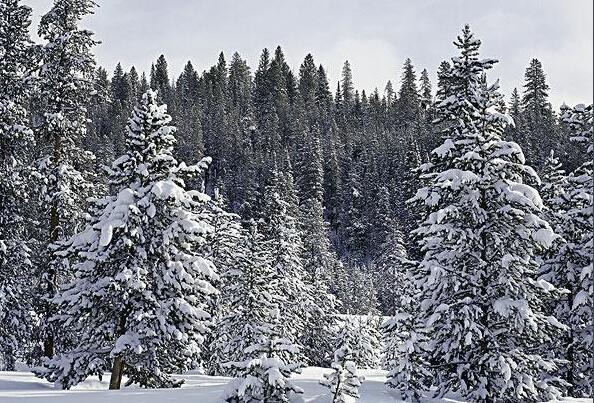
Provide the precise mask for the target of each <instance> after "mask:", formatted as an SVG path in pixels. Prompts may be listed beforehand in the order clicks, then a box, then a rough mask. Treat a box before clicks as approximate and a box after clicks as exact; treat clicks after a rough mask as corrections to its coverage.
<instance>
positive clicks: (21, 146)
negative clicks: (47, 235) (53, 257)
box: [0, 0, 35, 371]
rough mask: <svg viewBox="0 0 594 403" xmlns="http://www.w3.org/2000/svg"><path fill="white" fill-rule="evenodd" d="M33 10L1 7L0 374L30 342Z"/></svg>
mask: <svg viewBox="0 0 594 403" xmlns="http://www.w3.org/2000/svg"><path fill="white" fill-rule="evenodd" d="M30 18H31V9H30V8H29V7H27V6H23V5H21V4H19V1H18V0H6V1H2V2H0V329H1V330H0V369H2V370H8V371H13V370H14V365H15V362H16V359H17V357H18V356H19V355H21V354H22V353H23V350H24V348H26V347H27V343H28V342H29V340H30V337H31V332H32V327H33V318H32V316H31V311H32V307H31V301H32V296H31V291H32V290H31V288H30V284H31V282H32V280H33V276H32V262H31V249H30V243H29V242H28V241H29V240H28V239H27V234H26V229H27V224H28V223H29V221H30V218H31V217H30V216H29V214H28V212H27V210H26V206H27V203H29V201H30V198H31V197H32V191H33V189H32V188H31V183H30V172H28V171H29V170H28V165H29V163H30V153H31V147H32V145H33V132H32V131H31V129H30V128H29V127H28V124H29V121H28V119H29V113H28V111H27V106H28V102H29V97H30V96H31V87H30V75H31V73H32V71H33V69H34V67H35V59H34V57H33V56H34V55H33V47H32V42H31V39H30V38H29V32H28V27H29V24H30V23H31V20H30Z"/></svg>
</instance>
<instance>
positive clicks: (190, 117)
mask: <svg viewBox="0 0 594 403" xmlns="http://www.w3.org/2000/svg"><path fill="white" fill-rule="evenodd" d="M174 101H175V111H176V116H175V118H176V121H177V122H178V125H177V138H178V143H177V148H176V155H177V156H178V157H179V158H180V159H182V160H183V161H188V163H193V162H196V161H199V160H200V159H201V158H202V156H203V155H204V143H203V141H202V108H201V107H200V103H199V101H200V100H199V84H198V73H197V72H196V70H194V66H192V63H191V62H189V61H188V62H187V63H186V65H185V67H184V70H183V72H182V74H181V75H180V76H179V78H178V79H177V82H176V85H175V92H174Z"/></svg>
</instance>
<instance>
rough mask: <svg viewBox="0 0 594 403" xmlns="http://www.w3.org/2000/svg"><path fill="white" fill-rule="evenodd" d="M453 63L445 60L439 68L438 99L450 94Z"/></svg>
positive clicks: (443, 98) (441, 99)
mask: <svg viewBox="0 0 594 403" xmlns="http://www.w3.org/2000/svg"><path fill="white" fill-rule="evenodd" d="M451 72H452V65H451V64H450V63H449V62H448V61H446V60H444V61H443V62H441V63H440V65H439V68H438V69H437V100H438V101H443V100H445V99H446V98H447V97H449V96H450V88H451Z"/></svg>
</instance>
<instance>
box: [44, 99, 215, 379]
mask: <svg viewBox="0 0 594 403" xmlns="http://www.w3.org/2000/svg"><path fill="white" fill-rule="evenodd" d="M170 121H171V118H170V116H169V115H167V113H166V107H165V106H164V105H163V106H160V105H158V104H157V101H156V93H154V92H152V91H149V92H147V93H146V94H145V95H144V96H143V98H142V102H141V103H140V105H139V106H137V107H136V108H135V110H134V112H133V114H132V118H131V119H130V121H129V124H128V138H127V142H126V148H127V149H126V153H125V154H124V155H123V156H121V157H120V158H118V159H117V160H116V161H114V163H113V169H112V171H111V173H110V185H111V186H112V188H113V189H114V192H113V193H112V194H111V195H110V196H107V197H105V198H102V199H100V200H97V201H96V202H95V203H94V206H93V208H92V209H91V214H92V217H91V219H90V222H89V224H88V225H87V227H86V229H85V230H83V231H82V232H80V233H79V234H77V235H75V236H74V237H72V239H71V240H70V241H69V242H68V244H67V248H66V249H65V250H63V251H61V252H59V253H60V256H62V257H65V258H67V259H68V260H69V261H70V262H71V264H72V265H73V271H74V273H75V275H74V279H73V280H72V281H71V282H70V283H69V284H67V285H66V286H65V287H64V288H63V289H62V290H61V291H60V293H59V294H58V295H57V296H56V297H55V298H54V302H55V303H56V304H58V305H59V307H60V310H61V313H60V314H59V315H56V316H55V317H54V318H53V321H55V322H57V323H59V324H61V325H63V326H66V327H71V328H72V329H73V331H74V332H75V334H76V335H77V339H76V341H75V345H74V347H73V348H72V349H71V350H69V351H65V352H62V353H60V354H58V355H57V356H56V357H55V359H51V360H47V361H45V362H44V368H43V369H40V370H38V371H37V375H38V376H43V377H45V378H46V379H48V380H50V381H52V382H56V383H58V384H59V385H61V386H62V387H63V388H70V387H72V386H74V385H76V384H77V383H79V382H81V381H83V380H84V379H85V378H86V377H88V376H89V375H92V374H99V375H100V374H102V373H103V372H104V371H106V370H108V369H110V367H111V380H110V389H119V387H120V383H121V380H122V376H124V375H127V376H128V384H132V383H138V384H140V385H141V386H144V387H174V386H179V385H180V384H181V382H180V381H176V380H174V379H172V378H171V377H170V375H169V374H170V373H172V372H179V371H183V370H186V369H188V368H190V367H191V366H192V365H194V363H195V361H196V360H197V358H198V356H199V354H200V350H201V344H202V342H203V339H204V334H205V333H206V332H207V329H208V326H209V323H210V322H209V319H210V314H209V313H208V312H207V311H206V309H207V307H208V306H209V303H208V302H209V299H210V298H211V296H212V295H213V294H215V293H216V289H214V287H213V286H212V284H211V283H212V282H213V281H216V279H217V274H216V272H215V267H214V265H213V264H212V262H211V261H210V260H208V259H207V258H206V257H205V253H204V248H205V243H206V237H207V234H208V233H209V232H210V231H211V230H212V227H211V226H210V225H209V224H208V220H206V219H205V215H206V214H208V210H207V209H206V208H205V203H206V202H207V201H208V196H206V195H204V194H203V193H200V192H198V191H192V190H186V187H185V184H184V180H183V179H182V178H183V177H184V176H191V175H197V174H200V172H201V171H203V170H204V168H205V165H206V163H207V162H208V160H205V161H203V162H201V163H200V164H199V165H196V166H190V167H188V166H186V165H185V164H184V163H181V164H178V163H177V161H176V160H175V159H174V158H173V156H172V150H173V147H174V144H175V137H174V136H173V133H174V132H175V127H173V126H169V125H168V124H169V123H170Z"/></svg>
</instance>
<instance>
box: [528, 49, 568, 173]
mask: <svg viewBox="0 0 594 403" xmlns="http://www.w3.org/2000/svg"><path fill="white" fill-rule="evenodd" d="M524 79H525V81H526V82H525V84H524V93H523V95H522V102H521V105H522V113H521V116H522V119H521V122H522V124H523V125H522V127H520V128H519V130H522V131H524V136H525V137H526V139H525V140H526V144H520V146H522V147H524V148H525V149H526V151H527V153H526V159H527V160H528V161H529V162H531V163H533V164H534V165H535V166H537V167H541V166H542V165H543V163H544V161H545V160H546V158H547V156H548V155H549V153H550V152H551V150H553V149H555V147H557V145H558V139H559V136H558V133H557V132H558V131H557V130H556V126H555V118H554V114H553V110H552V107H551V104H550V103H549V101H548V91H549V86H548V85H547V83H546V76H545V73H544V70H543V68H542V64H541V63H540V61H539V60H538V59H532V60H531V61H530V65H529V66H528V68H527V69H526V74H525V76H524Z"/></svg>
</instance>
